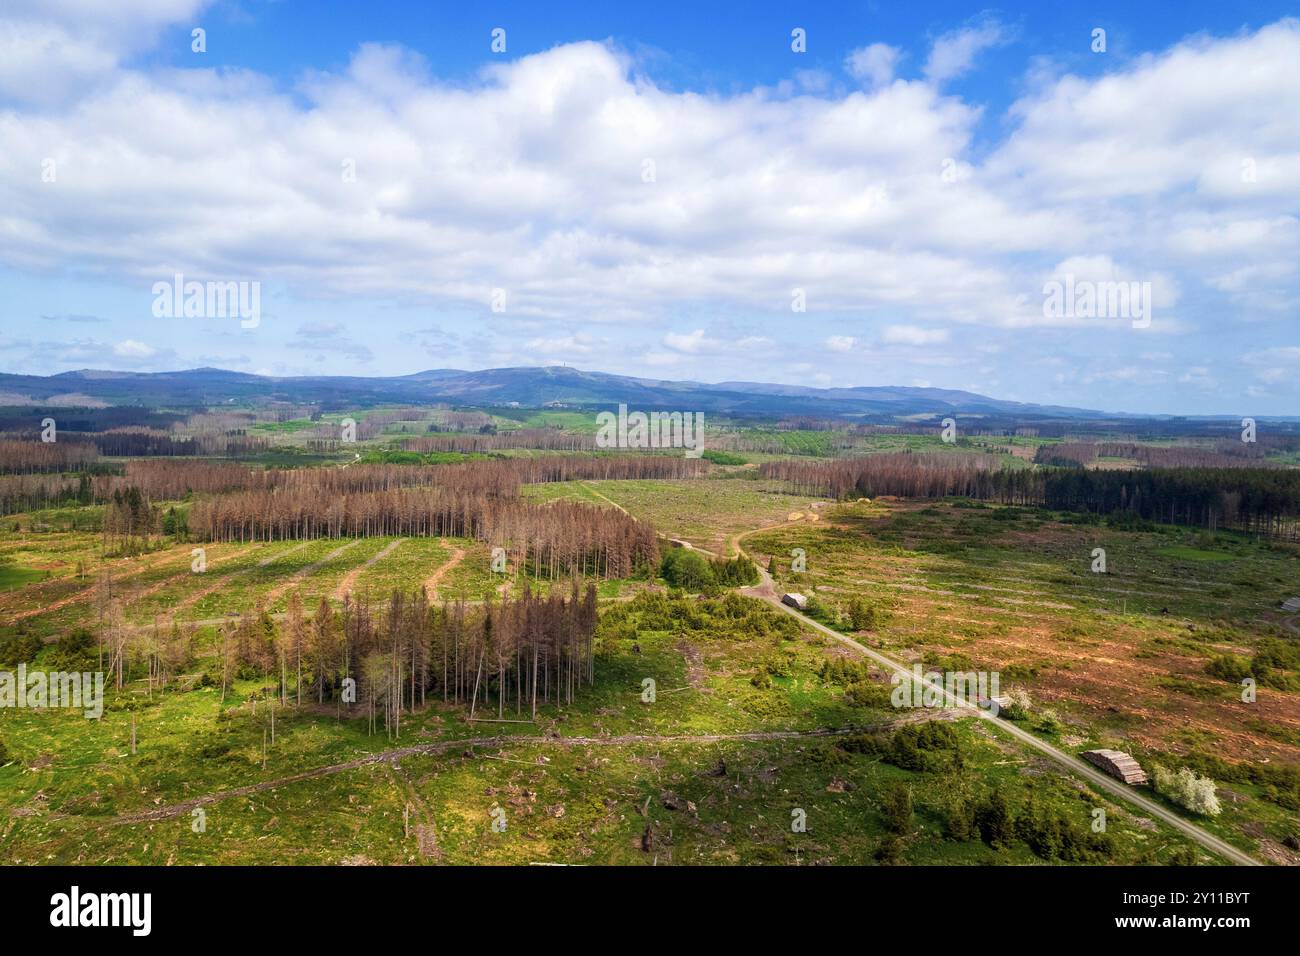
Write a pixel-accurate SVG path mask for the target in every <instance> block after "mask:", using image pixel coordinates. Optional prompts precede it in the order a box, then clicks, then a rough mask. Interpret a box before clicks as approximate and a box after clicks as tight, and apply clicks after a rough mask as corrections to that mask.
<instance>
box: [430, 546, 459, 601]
mask: <svg viewBox="0 0 1300 956" xmlns="http://www.w3.org/2000/svg"><path fill="white" fill-rule="evenodd" d="M438 544H439V545H441V546H442V547H444V548H450V547H451V542H450V541H448V540H447V539H446V538H443V539H441V540H440V541H439V542H438ZM463 560H465V549H464V548H456V549H455V550H453V551H452V552H451V557H450V558H448V559H447V560H446V561H444V562H443V563H442V564H440V565H438V567H436V568H435V569H434V571H433V573H432V574H430V575H429V576H428V577H427V578H425V579H424V584H423V585H422V586H423V587H424V590H425V591H427V592H428V595H429V600H430V601H436V600H438V585H439V584H440V583H441V581H442V579H443V578H444V577H446V576H447V574H448V573H449V572H450V571H451V570H452V569H453V568H454V567H456V565H458V564H460V563H461V562H462V561H463Z"/></svg>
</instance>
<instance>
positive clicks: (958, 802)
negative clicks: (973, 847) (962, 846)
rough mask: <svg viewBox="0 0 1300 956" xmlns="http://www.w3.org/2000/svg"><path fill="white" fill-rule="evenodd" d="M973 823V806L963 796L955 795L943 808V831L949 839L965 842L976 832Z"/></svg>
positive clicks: (972, 837)
mask: <svg viewBox="0 0 1300 956" xmlns="http://www.w3.org/2000/svg"><path fill="white" fill-rule="evenodd" d="M977 829H978V828H977V827H976V825H975V807H973V806H971V804H970V802H969V801H968V800H966V799H965V798H964V797H961V796H955V797H953V798H952V799H951V800H949V802H948V806H947V807H946V808H945V813H944V820H943V831H944V834H945V835H946V836H947V837H948V839H950V840H956V841H957V842H959V843H965V842H967V841H968V840H972V839H974V837H975V833H976V832H977Z"/></svg>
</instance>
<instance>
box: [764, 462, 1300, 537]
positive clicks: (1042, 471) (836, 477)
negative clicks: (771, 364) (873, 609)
mask: <svg viewBox="0 0 1300 956" xmlns="http://www.w3.org/2000/svg"><path fill="white" fill-rule="evenodd" d="M761 474H763V475H764V476H765V477H768V478H776V479H781V480H784V481H788V482H790V483H791V485H792V486H793V488H794V489H795V490H797V491H799V492H800V493H805V494H812V495H829V496H832V497H835V498H841V499H842V498H850V497H856V496H865V497H869V498H874V497H877V496H879V495H898V496H901V497H909V498H943V497H948V496H961V497H968V498H979V499H983V500H987V501H998V502H1001V503H1003V504H1013V505H1029V506H1035V507H1044V508H1051V509H1054V510H1058V511H1073V512H1080V513H1085V514H1094V515H1126V514H1127V515H1131V516H1133V517H1136V518H1140V519H1143V520H1146V521H1161V522H1167V523H1170V524H1188V525H1196V526H1199V527H1203V528H1210V529H1218V528H1229V529H1235V530H1240V531H1247V532H1250V533H1252V534H1258V535H1261V536H1264V537H1270V538H1280V539H1284V540H1292V541H1294V540H1300V471H1297V470H1295V469H1288V468H1272V467H1233V468H1196V467H1191V468H1148V469H1142V470H1131V471H1117V470H1097V471H1092V470H1087V469H1084V468H1079V467H1070V468H1053V467H1045V468H1039V469H1036V470H1030V469H1027V468H1019V469H1009V468H1004V467H1002V460H1001V459H999V458H997V457H995V456H992V455H975V454H960V453H953V454H937V453H936V454H914V453H911V452H902V453H898V454H889V455H869V456H866V457H864V458H852V459H844V460H837V461H828V462H816V463H814V462H792V461H776V462H768V463H766V464H764V465H763V466H762V468H761Z"/></svg>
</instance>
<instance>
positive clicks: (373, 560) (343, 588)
mask: <svg viewBox="0 0 1300 956" xmlns="http://www.w3.org/2000/svg"><path fill="white" fill-rule="evenodd" d="M405 540H406V539H405V538H397V539H396V540H394V541H390V542H388V544H387V546H386V547H385V548H384V549H383V550H382V551H380V552H379V553H378V554H373V555H371V556H370V557H369V558H367V559H366V560H365V561H364V562H363V563H362V564H359V565H357V566H356V567H355V568H353V569H352V570H351V571H349V572H348V573H347V574H345V575H343V580H342V581H340V582H339V586H338V587H336V588H335V589H334V600H336V601H342V600H343V599H344V598H345V597H347V596H348V595H349V594H350V593H352V587H353V585H355V584H356V583H357V578H359V577H361V572H362V571H364V570H366V568H368V567H370V566H371V565H373V564H377V563H378V562H380V561H382V560H384V558H386V557H388V556H389V555H390V554H392V553H393V552H394V551H396V550H397V546H398V545H399V544H401V543H402V542H403V541H405Z"/></svg>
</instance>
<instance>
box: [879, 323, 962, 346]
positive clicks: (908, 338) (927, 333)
mask: <svg viewBox="0 0 1300 956" xmlns="http://www.w3.org/2000/svg"><path fill="white" fill-rule="evenodd" d="M881 338H882V339H883V340H884V341H885V342H886V343H887V344H889V345H937V344H939V343H941V342H947V341H948V330H947V329H923V328H920V327H919V326H915V325H889V326H886V327H885V331H884V334H883V335H882V336H881Z"/></svg>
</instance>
